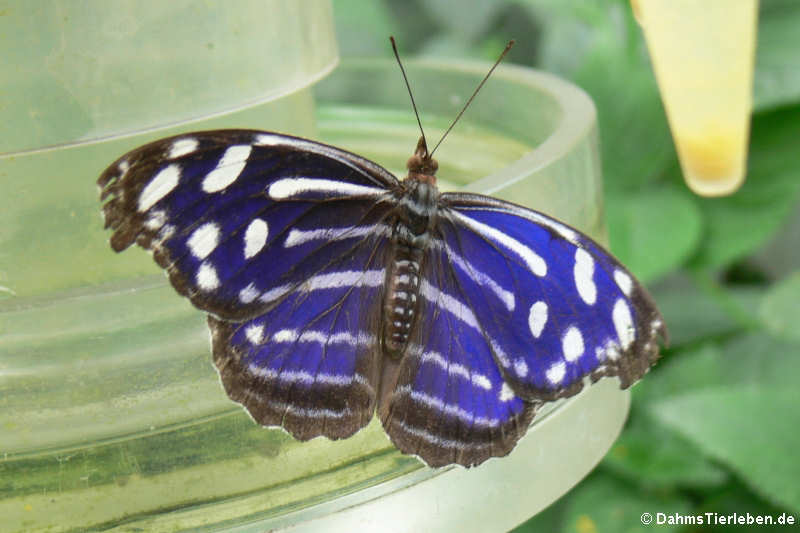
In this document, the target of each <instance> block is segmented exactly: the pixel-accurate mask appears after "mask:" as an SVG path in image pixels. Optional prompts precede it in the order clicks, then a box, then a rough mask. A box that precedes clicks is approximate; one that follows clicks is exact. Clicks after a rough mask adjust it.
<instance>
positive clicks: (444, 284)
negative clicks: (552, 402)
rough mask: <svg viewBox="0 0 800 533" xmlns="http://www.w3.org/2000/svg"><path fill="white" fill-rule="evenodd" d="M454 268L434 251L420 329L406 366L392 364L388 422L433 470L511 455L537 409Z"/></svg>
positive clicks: (399, 442)
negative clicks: (511, 374)
mask: <svg viewBox="0 0 800 533" xmlns="http://www.w3.org/2000/svg"><path fill="white" fill-rule="evenodd" d="M449 265H450V262H449V258H448V257H446V256H445V255H444V254H443V253H442V250H441V248H437V247H432V248H431V249H429V251H428V254H427V257H426V260H425V266H424V270H423V276H422V277H423V281H422V284H421V287H420V307H419V313H420V315H421V320H420V323H419V327H418V329H417V333H416V335H415V336H414V339H413V340H412V342H411V344H410V345H409V346H408V348H407V350H406V352H405V354H404V355H403V358H402V360H401V361H391V360H388V358H387V360H384V363H383V365H384V381H383V384H384V386H386V387H387V392H386V394H385V395H384V396H383V397H382V398H381V400H380V401H381V406H380V415H381V419H382V421H383V425H384V427H385V429H386V431H387V433H388V434H389V436H390V437H391V439H392V441H393V442H394V443H395V445H396V446H397V447H398V448H400V449H401V450H402V451H404V452H405V453H411V454H416V455H419V456H421V457H423V458H424V459H425V461H426V462H427V463H428V464H429V465H431V466H442V465H447V464H452V463H457V464H461V465H466V466H470V465H476V464H480V463H482V462H483V461H485V460H486V459H488V458H489V457H500V456H503V455H506V454H508V453H509V452H510V451H511V450H512V449H513V448H514V446H515V445H516V443H517V441H518V440H519V439H520V438H521V437H522V436H523V435H524V434H525V432H526V431H527V428H528V425H529V423H530V421H531V420H532V418H533V416H534V414H535V410H536V407H537V405H535V404H533V403H528V402H523V401H522V400H521V399H520V398H519V397H518V396H516V395H515V394H514V393H513V392H512V390H511V388H510V387H509V386H508V384H507V383H506V382H505V380H504V379H503V377H502V375H501V373H500V370H499V368H498V366H497V364H496V362H495V361H494V358H493V355H492V350H491V348H490V346H489V345H488V344H487V342H486V340H485V337H484V336H483V335H482V333H481V330H480V327H479V325H478V323H477V317H476V315H475V314H474V313H473V312H472V310H470V309H468V308H467V306H466V305H464V300H463V295H462V294H461V292H460V289H459V287H460V284H459V282H458V281H457V276H458V273H457V272H456V271H454V270H453V269H452V268H451V267H450V266H449ZM442 332H446V334H442ZM392 368H394V369H395V370H394V372H395V373H396V376H395V377H394V378H392V379H390V378H388V377H387V375H389V374H390V373H391V371H390V370H389V369H392ZM395 380H396V381H395Z"/></svg>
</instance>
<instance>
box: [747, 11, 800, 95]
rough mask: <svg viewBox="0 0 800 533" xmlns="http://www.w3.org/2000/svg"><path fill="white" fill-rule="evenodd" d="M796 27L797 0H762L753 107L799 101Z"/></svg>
mask: <svg viewBox="0 0 800 533" xmlns="http://www.w3.org/2000/svg"><path fill="white" fill-rule="evenodd" d="M798 27H800V3H798V2H797V1H796V0H788V1H787V0H780V1H775V0H762V1H761V6H760V11H759V15H758V45H757V47H756V65H755V76H754V80H753V105H754V107H755V108H756V109H764V108H770V107H777V106H780V105H786V104H789V103H793V102H797V101H798V100H800V54H798V53H797V28H798Z"/></svg>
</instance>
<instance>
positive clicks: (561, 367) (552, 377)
mask: <svg viewBox="0 0 800 533" xmlns="http://www.w3.org/2000/svg"><path fill="white" fill-rule="evenodd" d="M566 374H567V365H566V363H564V361H559V362H558V363H555V364H554V365H553V366H551V367H550V368H548V369H547V372H545V375H546V377H547V381H549V382H550V383H552V384H553V385H558V384H560V383H561V382H562V381H563V380H564V376H565V375H566Z"/></svg>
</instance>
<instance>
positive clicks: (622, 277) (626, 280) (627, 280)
mask: <svg viewBox="0 0 800 533" xmlns="http://www.w3.org/2000/svg"><path fill="white" fill-rule="evenodd" d="M614 281H616V282H617V286H618V287H619V288H620V290H621V291H622V293H623V294H624V295H625V296H630V295H631V289H633V280H632V279H631V277H630V276H629V275H628V274H626V273H625V272H623V271H622V270H620V269H616V270H614Z"/></svg>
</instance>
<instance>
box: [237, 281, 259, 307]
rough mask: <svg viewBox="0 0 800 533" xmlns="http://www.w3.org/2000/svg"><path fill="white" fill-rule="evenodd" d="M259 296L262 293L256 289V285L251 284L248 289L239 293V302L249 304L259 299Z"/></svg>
mask: <svg viewBox="0 0 800 533" xmlns="http://www.w3.org/2000/svg"><path fill="white" fill-rule="evenodd" d="M259 294H260V292H259V290H258V289H256V286H255V284H253V283H250V284H249V285H248V286H247V287H245V288H244V289H242V290H240V291H239V301H240V302H242V303H243V304H249V303H251V302H253V301H254V300H255V299H256V298H258V295H259Z"/></svg>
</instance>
